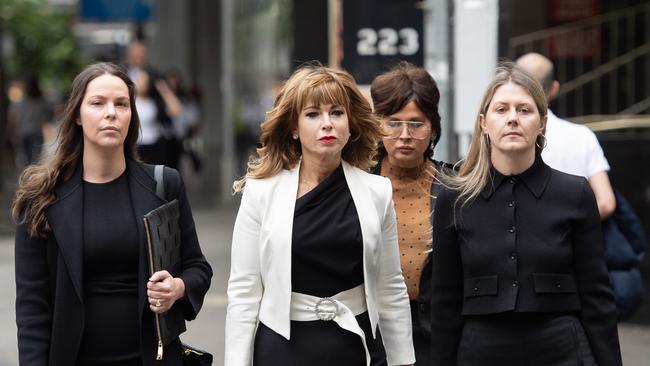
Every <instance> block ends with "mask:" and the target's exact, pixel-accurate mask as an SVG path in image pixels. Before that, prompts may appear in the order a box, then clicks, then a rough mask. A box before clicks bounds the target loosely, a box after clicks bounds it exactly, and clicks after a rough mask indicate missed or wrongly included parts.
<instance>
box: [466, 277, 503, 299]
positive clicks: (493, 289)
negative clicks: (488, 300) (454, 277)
mask: <svg viewBox="0 0 650 366" xmlns="http://www.w3.org/2000/svg"><path fill="white" fill-rule="evenodd" d="M498 279H499V276H498V275H494V276H482V277H473V278H467V279H465V297H475V296H487V295H496V294H497V291H498V288H499V286H498V284H499V281H498Z"/></svg>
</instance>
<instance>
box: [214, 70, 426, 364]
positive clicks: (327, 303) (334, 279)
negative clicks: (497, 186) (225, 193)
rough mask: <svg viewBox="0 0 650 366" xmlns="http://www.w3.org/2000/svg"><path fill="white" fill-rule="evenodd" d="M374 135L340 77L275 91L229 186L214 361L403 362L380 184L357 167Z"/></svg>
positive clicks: (321, 74) (324, 74)
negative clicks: (225, 274) (223, 305)
mask: <svg viewBox="0 0 650 366" xmlns="http://www.w3.org/2000/svg"><path fill="white" fill-rule="evenodd" d="M381 136H382V130H381V126H380V123H379V121H378V120H377V119H376V117H374V115H373V114H372V110H371V108H370V104H369V103H368V101H367V100H366V99H365V98H364V96H363V95H362V94H361V93H360V92H359V90H358V88H357V86H356V83H355V82H354V79H353V78H352V76H350V75H349V74H348V73H347V72H344V71H339V70H334V69H331V68H327V67H323V66H318V65H316V66H313V65H312V66H304V67H302V68H300V69H298V70H297V71H295V72H294V73H293V75H292V76H291V77H290V78H289V79H288V80H287V82H286V83H285V85H284V86H283V87H282V89H281V90H280V92H279V94H278V96H277V97H276V99H275V103H274V105H273V109H271V111H270V112H268V114H267V118H266V120H265V121H264V123H262V135H261V138H260V144H261V147H260V148H259V149H258V150H257V156H256V157H254V158H251V160H250V162H249V164H248V172H247V174H246V176H245V177H244V178H242V179H240V180H238V181H236V182H235V184H234V188H235V191H236V192H243V197H242V202H241V206H240V208H239V213H238V215H237V220H236V222H235V227H234V234H233V240H232V257H231V272H230V279H229V282H228V311H227V316H226V347H225V349H226V354H225V365H226V366H244V365H245V366H249V365H260V366H261V365H340V366H345V365H350V366H352V365H355V366H356V365H387V364H388V365H404V364H412V363H413V362H414V361H415V359H414V354H413V345H412V341H411V322H410V311H409V302H408V295H407V292H406V286H405V284H404V279H403V277H402V272H401V270H400V264H399V254H398V247H397V233H396V228H395V212H394V209H393V204H392V200H391V196H392V194H391V186H390V181H389V180H388V179H385V178H382V177H378V176H374V175H371V174H369V173H367V172H366V170H367V169H368V168H369V167H370V166H371V165H372V164H373V160H372V159H373V156H374V153H375V147H376V143H377V141H378V140H379V139H380V138H381ZM380 330H381V334H380Z"/></svg>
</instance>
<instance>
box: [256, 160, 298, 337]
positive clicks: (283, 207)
mask: <svg viewBox="0 0 650 366" xmlns="http://www.w3.org/2000/svg"><path fill="white" fill-rule="evenodd" d="M299 172H300V162H299V163H298V164H297V165H296V167H294V168H293V169H291V170H289V171H283V172H282V173H280V174H281V175H280V176H279V178H280V179H279V180H278V182H277V185H276V187H275V188H274V190H273V192H272V200H271V202H270V205H269V210H268V214H267V215H266V216H267V218H266V220H265V221H266V223H265V224H264V225H265V226H266V227H267V228H270V230H269V231H270V232H269V234H270V235H269V240H268V244H271V245H273V250H272V251H271V253H272V255H273V257H274V259H275V260H273V261H272V262H273V263H276V264H280V265H279V266H276V267H275V268H273V269H272V271H273V272H274V273H273V274H272V275H271V276H270V278H273V279H274V280H275V279H277V281H275V282H276V286H278V287H279V288H280V291H278V294H279V297H278V298H277V299H276V300H277V301H278V306H277V307H276V308H275V311H277V317H278V319H279V322H278V327H277V328H278V329H277V331H278V333H279V334H280V335H282V336H284V337H285V338H286V339H289V338H290V327H289V324H290V311H291V291H292V287H291V248H292V244H291V241H292V237H293V216H294V211H295V207H296V195H297V193H298V177H299Z"/></svg>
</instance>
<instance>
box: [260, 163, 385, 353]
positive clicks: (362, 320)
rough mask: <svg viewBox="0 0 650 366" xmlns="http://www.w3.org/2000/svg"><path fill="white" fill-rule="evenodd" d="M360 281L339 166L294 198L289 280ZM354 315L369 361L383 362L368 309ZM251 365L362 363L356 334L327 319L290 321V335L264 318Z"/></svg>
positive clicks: (314, 290) (322, 288)
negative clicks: (362, 332)
mask: <svg viewBox="0 0 650 366" xmlns="http://www.w3.org/2000/svg"><path fill="white" fill-rule="evenodd" d="M363 282H364V277H363V238H362V235H361V227H360V225H359V217H358V215H357V210H356V207H355V205H354V201H353V200H352V196H351V194H350V190H349V188H348V185H347V182H346V181H345V176H344V174H343V168H342V166H339V167H338V168H337V169H336V170H335V171H334V172H333V173H332V174H331V175H330V176H329V177H327V178H326V179H325V180H324V181H323V182H321V184H320V185H318V186H317V187H316V188H314V189H313V190H312V191H310V192H309V193H307V194H305V195H304V196H302V197H300V198H299V199H297V200H296V207H295V213H294V220H293V236H292V256H291V285H292V291H293V292H299V293H303V294H308V295H312V296H318V297H327V296H332V295H335V294H337V293H339V292H341V291H345V290H349V289H351V288H354V287H356V286H358V285H361V284H362V283H363ZM356 318H357V321H358V322H359V325H360V326H361V329H363V331H364V333H365V335H366V344H367V346H368V351H369V352H370V356H371V363H370V364H371V365H373V366H379V365H386V364H387V363H386V353H385V350H384V346H383V343H382V341H381V336H380V335H379V331H377V338H376V339H373V338H372V332H371V328H370V320H369V318H368V313H367V312H365V313H363V314H360V315H358V316H357V317H356ZM253 364H254V365H255V366H266V365H269V366H270V365H287V366H291V365H296V366H302V365H314V366H318V365H323V366H325V365H327V366H329V365H337V366H362V365H366V359H365V351H364V348H363V344H362V343H361V338H359V336H358V335H356V334H354V333H352V332H349V331H347V330H345V329H343V328H341V327H339V326H338V325H337V324H336V323H335V322H333V321H329V322H325V321H320V320H316V321H291V340H286V339H285V338H283V337H282V336H281V335H279V334H277V333H275V332H274V331H273V330H271V329H270V328H268V327H267V326H266V325H264V324H263V323H260V324H259V327H258V329H257V333H256V335H255V349H254V355H253Z"/></svg>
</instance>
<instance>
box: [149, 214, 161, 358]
mask: <svg viewBox="0 0 650 366" xmlns="http://www.w3.org/2000/svg"><path fill="white" fill-rule="evenodd" d="M144 228H145V230H144V231H145V232H146V233H147V253H148V255H149V272H151V274H152V275H153V252H152V249H151V234H149V220H147V218H146V217H145V218H144ZM153 315H154V318H155V319H156V337H157V338H158V353H156V361H160V360H162V359H163V341H162V335H161V334H160V318H159V315H158V314H156V313H154V314H153Z"/></svg>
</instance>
